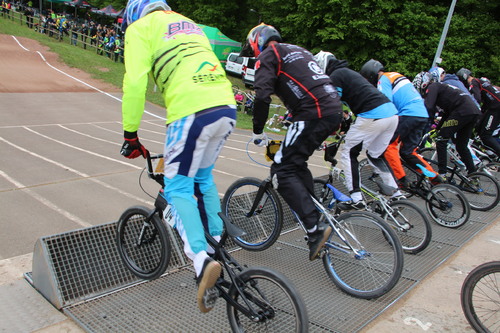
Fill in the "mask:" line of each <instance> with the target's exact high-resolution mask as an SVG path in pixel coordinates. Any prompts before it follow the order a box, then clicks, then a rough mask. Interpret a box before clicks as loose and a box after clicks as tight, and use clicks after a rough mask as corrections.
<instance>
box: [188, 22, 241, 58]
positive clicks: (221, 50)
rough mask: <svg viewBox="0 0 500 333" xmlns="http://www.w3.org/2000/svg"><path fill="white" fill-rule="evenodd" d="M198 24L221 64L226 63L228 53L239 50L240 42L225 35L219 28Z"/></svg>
mask: <svg viewBox="0 0 500 333" xmlns="http://www.w3.org/2000/svg"><path fill="white" fill-rule="evenodd" d="M198 25H199V26H200V28H201V29H202V30H203V32H204V33H205V35H207V37H208V40H209V41H210V44H212V50H213V51H214V52H215V54H216V55H217V58H219V60H220V62H221V63H222V65H223V66H225V65H226V59H227V56H228V55H229V53H231V52H240V51H241V43H238V42H237V41H234V40H232V39H231V38H229V37H227V36H226V35H224V34H223V33H222V32H221V31H220V30H219V29H217V28H214V27H209V26H208V25H203V24H198Z"/></svg>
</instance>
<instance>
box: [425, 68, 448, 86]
mask: <svg viewBox="0 0 500 333" xmlns="http://www.w3.org/2000/svg"><path fill="white" fill-rule="evenodd" d="M445 73H446V72H445V70H444V69H443V68H442V67H432V68H431V69H429V74H430V75H431V76H432V80H433V81H434V82H441V75H443V74H445Z"/></svg>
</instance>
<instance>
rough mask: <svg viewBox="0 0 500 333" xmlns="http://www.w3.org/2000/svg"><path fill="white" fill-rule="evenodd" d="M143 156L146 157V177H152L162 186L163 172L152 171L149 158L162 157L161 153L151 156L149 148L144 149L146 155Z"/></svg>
mask: <svg viewBox="0 0 500 333" xmlns="http://www.w3.org/2000/svg"><path fill="white" fill-rule="evenodd" d="M144 158H145V159H146V163H147V172H148V177H149V178H151V179H154V180H155V181H156V182H157V183H158V184H160V185H161V186H162V187H163V186H164V182H163V174H162V173H154V170H153V163H152V162H151V160H154V159H158V158H163V154H157V155H153V156H151V154H150V152H149V150H147V149H146V156H144Z"/></svg>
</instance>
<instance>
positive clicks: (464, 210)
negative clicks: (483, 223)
mask: <svg viewBox="0 0 500 333" xmlns="http://www.w3.org/2000/svg"><path fill="white" fill-rule="evenodd" d="M425 206H426V208H427V212H428V213H429V215H430V216H431V218H432V219H433V220H434V221H435V222H436V223H437V224H439V225H441V226H443V227H447V228H458V227H460V226H462V225H464V224H465V223H466V222H467V221H468V220H469V217H470V205H469V201H468V200H467V198H466V197H465V195H464V194H463V193H462V191H460V190H459V189H458V188H456V187H455V186H452V185H448V184H439V185H436V186H433V187H432V188H431V190H430V192H429V194H428V195H427V197H426V198H425Z"/></svg>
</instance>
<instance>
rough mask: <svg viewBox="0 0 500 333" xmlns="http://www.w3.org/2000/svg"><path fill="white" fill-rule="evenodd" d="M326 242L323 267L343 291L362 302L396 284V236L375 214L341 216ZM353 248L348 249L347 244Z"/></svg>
mask: <svg viewBox="0 0 500 333" xmlns="http://www.w3.org/2000/svg"><path fill="white" fill-rule="evenodd" d="M337 221H338V223H336V226H337V228H338V229H339V233H340V234H341V235H342V236H343V237H344V238H345V239H346V242H344V241H342V240H341V239H340V237H339V236H338V235H337V234H336V232H335V231H334V232H333V233H332V235H331V236H330V239H329V240H328V241H327V242H326V253H325V255H324V256H323V265H324V267H325V270H326V272H327V273H328V276H329V277H330V278H331V279H332V281H333V283H335V285H336V286H337V287H338V288H339V289H340V290H342V291H343V292H345V293H347V294H349V295H352V296H355V297H358V298H364V299H371V298H376V297H380V296H382V295H384V294H386V293H387V292H389V291H390V290H391V289H392V288H393V287H394V286H395V285H396V283H397V282H398V281H399V278H400V277H401V273H402V271H403V260H404V259H403V249H402V247H401V242H400V241H399V239H398V237H397V236H396V233H395V232H394V230H392V228H391V227H390V226H388V225H387V223H386V222H385V221H384V220H383V219H382V218H381V217H379V216H378V215H376V214H373V213H369V212H364V211H357V212H347V213H343V214H341V215H340V216H339V217H338V218H337ZM346 243H347V244H349V245H350V246H351V247H352V248H353V249H354V250H353V249H351V248H350V247H349V246H348V245H347V244H346Z"/></svg>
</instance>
